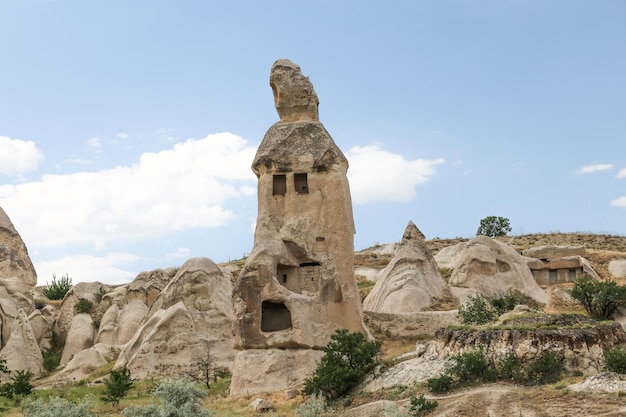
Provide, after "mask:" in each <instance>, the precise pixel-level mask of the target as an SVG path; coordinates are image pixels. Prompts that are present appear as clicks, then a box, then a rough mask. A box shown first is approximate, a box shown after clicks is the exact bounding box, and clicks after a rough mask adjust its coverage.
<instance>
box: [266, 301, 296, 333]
mask: <svg viewBox="0 0 626 417" xmlns="http://www.w3.org/2000/svg"><path fill="white" fill-rule="evenodd" d="M291 327H292V324H291V312H290V311H289V309H288V308H287V306H286V305H285V304H283V303H275V302H272V301H263V304H262V305H261V331H263V332H278V331H281V330H289V329H291Z"/></svg>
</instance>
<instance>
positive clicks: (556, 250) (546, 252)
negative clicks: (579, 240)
mask: <svg viewBox="0 0 626 417" xmlns="http://www.w3.org/2000/svg"><path fill="white" fill-rule="evenodd" d="M522 255H524V256H527V257H529V258H536V259H542V260H546V261H547V260H551V259H557V258H565V257H569V256H586V255H587V249H585V247H584V246H535V247H532V248H528V249H526V250H524V251H522Z"/></svg>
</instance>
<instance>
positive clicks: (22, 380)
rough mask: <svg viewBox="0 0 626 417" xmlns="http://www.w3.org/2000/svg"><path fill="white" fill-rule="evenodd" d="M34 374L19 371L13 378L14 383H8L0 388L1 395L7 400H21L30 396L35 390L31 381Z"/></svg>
mask: <svg viewBox="0 0 626 417" xmlns="http://www.w3.org/2000/svg"><path fill="white" fill-rule="evenodd" d="M32 377H33V374H31V373H30V371H24V370H21V371H17V372H16V373H15V375H13V376H11V381H12V382H6V383H4V384H2V386H0V395H2V396H3V397H6V398H10V399H13V398H20V397H25V396H27V395H30V393H31V392H33V389H34V388H35V387H34V386H33V384H31V383H30V379H31V378H32Z"/></svg>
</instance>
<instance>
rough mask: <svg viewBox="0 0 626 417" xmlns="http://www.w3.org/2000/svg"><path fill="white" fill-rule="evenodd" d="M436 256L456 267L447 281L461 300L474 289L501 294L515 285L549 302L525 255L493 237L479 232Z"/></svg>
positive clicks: (442, 261) (537, 299)
mask: <svg viewBox="0 0 626 417" xmlns="http://www.w3.org/2000/svg"><path fill="white" fill-rule="evenodd" d="M451 253H452V254H454V256H450V254H451ZM435 259H436V260H437V263H438V264H439V267H444V265H445V267H451V268H452V269H453V271H452V275H451V276H450V279H449V280H448V284H449V285H450V289H451V291H452V294H454V295H455V296H457V297H458V298H459V299H461V300H463V298H464V297H465V296H466V295H467V294H469V293H471V292H474V293H476V292H478V293H481V294H483V295H486V296H488V297H501V296H502V295H504V294H505V293H506V291H507V290H509V289H512V290H518V291H520V292H522V293H523V294H526V295H528V296H530V297H532V298H533V299H534V300H535V301H537V302H539V303H541V304H546V303H547V302H548V295H547V294H546V293H545V292H544V291H543V290H542V289H541V288H540V287H539V285H537V282H536V281H535V279H534V278H533V275H532V273H531V272H530V269H529V268H528V266H527V265H526V262H525V260H524V258H523V257H522V256H521V255H520V254H519V253H517V251H516V250H515V249H513V248H511V247H510V246H508V245H505V244H504V243H502V242H499V241H497V240H495V239H492V238H490V237H487V236H477V237H475V238H473V239H472V240H470V241H468V242H463V243H459V244H458V245H455V247H452V248H450V249H448V248H446V249H444V250H442V251H440V252H439V253H438V254H437V255H435ZM440 260H441V262H440Z"/></svg>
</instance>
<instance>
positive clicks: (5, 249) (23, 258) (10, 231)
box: [0, 207, 37, 288]
mask: <svg viewBox="0 0 626 417" xmlns="http://www.w3.org/2000/svg"><path fill="white" fill-rule="evenodd" d="M0 278H17V279H18V280H19V281H21V282H23V283H24V284H26V285H27V286H29V287H31V288H32V287H34V286H35V285H37V273H36V272H35V268H34V267H33V264H32V262H31V260H30V257H29V256H28V250H27V249H26V245H24V242H23V241H22V238H21V237H20V235H19V233H17V230H15V226H13V223H11V220H10V219H9V216H7V214H6V213H5V212H4V210H2V207H0Z"/></svg>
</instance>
